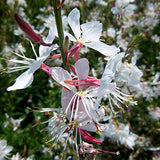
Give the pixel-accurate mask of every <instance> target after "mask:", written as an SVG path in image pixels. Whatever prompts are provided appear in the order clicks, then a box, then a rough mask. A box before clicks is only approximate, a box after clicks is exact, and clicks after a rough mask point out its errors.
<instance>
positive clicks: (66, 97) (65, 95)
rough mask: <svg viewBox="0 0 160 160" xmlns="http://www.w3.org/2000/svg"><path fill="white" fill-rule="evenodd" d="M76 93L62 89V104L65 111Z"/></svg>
mask: <svg viewBox="0 0 160 160" xmlns="http://www.w3.org/2000/svg"><path fill="white" fill-rule="evenodd" d="M74 94H75V93H74V92H72V91H66V90H65V89H62V94H61V105H62V109H63V111H66V109H67V107H68V104H69V102H70V101H71V99H72V97H73V95H74Z"/></svg>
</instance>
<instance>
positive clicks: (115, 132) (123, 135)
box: [104, 122, 138, 149]
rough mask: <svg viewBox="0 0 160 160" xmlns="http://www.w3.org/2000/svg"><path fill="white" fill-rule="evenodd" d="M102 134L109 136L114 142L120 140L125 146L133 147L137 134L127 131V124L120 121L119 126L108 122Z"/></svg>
mask: <svg viewBox="0 0 160 160" xmlns="http://www.w3.org/2000/svg"><path fill="white" fill-rule="evenodd" d="M104 136H105V137H109V138H111V139H112V140H113V141H115V142H120V143H121V144H124V145H125V146H127V147H129V148H131V149H133V146H134V145H135V141H136V139H137V137H138V136H137V135H136V134H133V133H132V132H130V131H129V126H128V125H124V124H123V123H121V124H120V125H119V127H117V126H115V125H114V123H112V122H110V123H109V126H108V127H107V129H106V130H105V131H104Z"/></svg>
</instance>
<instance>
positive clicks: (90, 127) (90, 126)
mask: <svg viewBox="0 0 160 160" xmlns="http://www.w3.org/2000/svg"><path fill="white" fill-rule="evenodd" d="M80 128H81V129H84V130H86V131H89V132H96V131H97V128H96V126H95V124H94V123H93V122H90V123H89V122H88V124H86V125H84V126H82V127H80Z"/></svg>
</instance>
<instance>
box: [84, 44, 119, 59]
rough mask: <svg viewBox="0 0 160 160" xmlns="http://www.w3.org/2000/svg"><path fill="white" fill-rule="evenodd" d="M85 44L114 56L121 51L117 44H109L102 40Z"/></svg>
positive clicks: (104, 53) (106, 54)
mask: <svg viewBox="0 0 160 160" xmlns="http://www.w3.org/2000/svg"><path fill="white" fill-rule="evenodd" d="M85 45H86V46H87V47H90V48H92V49H95V50H97V51H99V52H100V53H102V54H103V55H105V56H112V55H114V54H116V53H117V52H119V51H120V50H119V48H117V47H115V46H109V45H107V44H105V43H103V42H100V41H99V42H89V43H85Z"/></svg>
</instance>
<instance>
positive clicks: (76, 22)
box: [68, 8, 81, 39]
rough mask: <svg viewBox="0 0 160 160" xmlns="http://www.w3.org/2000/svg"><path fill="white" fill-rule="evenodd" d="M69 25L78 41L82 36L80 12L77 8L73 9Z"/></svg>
mask: <svg viewBox="0 0 160 160" xmlns="http://www.w3.org/2000/svg"><path fill="white" fill-rule="evenodd" d="M68 23H69V25H70V27H71V29H72V31H73V33H74V35H75V37H76V38H77V39H79V38H80V36H81V29H80V12H79V10H78V9H77V8H75V9H73V10H72V11H71V12H70V13H69V15H68Z"/></svg>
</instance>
